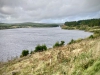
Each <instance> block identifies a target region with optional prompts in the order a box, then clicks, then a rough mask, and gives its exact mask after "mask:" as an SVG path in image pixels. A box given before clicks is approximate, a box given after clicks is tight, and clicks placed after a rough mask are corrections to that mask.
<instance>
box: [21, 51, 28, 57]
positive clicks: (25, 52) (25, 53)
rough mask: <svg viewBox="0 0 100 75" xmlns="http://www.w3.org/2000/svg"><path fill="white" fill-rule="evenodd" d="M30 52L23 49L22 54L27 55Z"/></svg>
mask: <svg viewBox="0 0 100 75" xmlns="http://www.w3.org/2000/svg"><path fill="white" fill-rule="evenodd" d="M28 54H29V51H28V50H23V51H22V54H21V57H23V56H27V55H28Z"/></svg>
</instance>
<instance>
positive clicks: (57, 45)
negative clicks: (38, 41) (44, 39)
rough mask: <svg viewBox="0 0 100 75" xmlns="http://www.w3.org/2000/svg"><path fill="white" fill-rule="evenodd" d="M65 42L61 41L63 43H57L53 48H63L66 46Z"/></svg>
mask: <svg viewBox="0 0 100 75" xmlns="http://www.w3.org/2000/svg"><path fill="white" fill-rule="evenodd" d="M64 43H65V42H64V41H61V43H59V42H56V43H55V44H54V46H53V47H60V46H63V45H64Z"/></svg>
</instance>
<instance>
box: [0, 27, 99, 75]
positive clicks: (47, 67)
mask: <svg viewBox="0 0 100 75" xmlns="http://www.w3.org/2000/svg"><path fill="white" fill-rule="evenodd" d="M66 26H67V25H66ZM66 26H65V27H66ZM67 27H68V26H67ZM69 27H70V26H69ZM75 27H76V26H75ZM80 27H81V26H80ZM89 27H90V26H89ZM94 28H95V26H93V27H90V29H89V30H88V31H90V30H92V31H93V33H94V34H93V35H91V36H89V37H87V38H86V39H78V40H74V39H72V40H71V41H70V42H69V43H68V44H67V45H65V46H64V42H63V41H62V42H61V43H59V42H57V43H55V45H54V48H52V49H47V50H43V51H39V52H35V53H33V54H29V55H27V56H25V57H22V58H19V59H15V60H11V61H9V62H7V63H1V65H0V74H1V75H100V34H99V33H100V31H99V30H100V28H99V27H97V28H96V29H94ZM55 46H56V47H55ZM37 47H39V49H40V48H43V47H42V46H41V45H39V46H37ZM36 49H37V48H36Z"/></svg>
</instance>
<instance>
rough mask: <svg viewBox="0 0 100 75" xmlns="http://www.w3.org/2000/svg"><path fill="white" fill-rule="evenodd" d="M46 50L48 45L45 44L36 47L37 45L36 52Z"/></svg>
mask: <svg viewBox="0 0 100 75" xmlns="http://www.w3.org/2000/svg"><path fill="white" fill-rule="evenodd" d="M45 50H47V47H46V45H45V44H44V45H42V46H41V45H37V46H36V47H35V50H34V52H41V51H45Z"/></svg>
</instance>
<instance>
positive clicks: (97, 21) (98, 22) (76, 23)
mask: <svg viewBox="0 0 100 75" xmlns="http://www.w3.org/2000/svg"><path fill="white" fill-rule="evenodd" d="M64 25H67V26H79V25H87V26H90V27H93V26H100V18H99V19H87V20H79V21H71V22H65V23H64Z"/></svg>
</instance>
